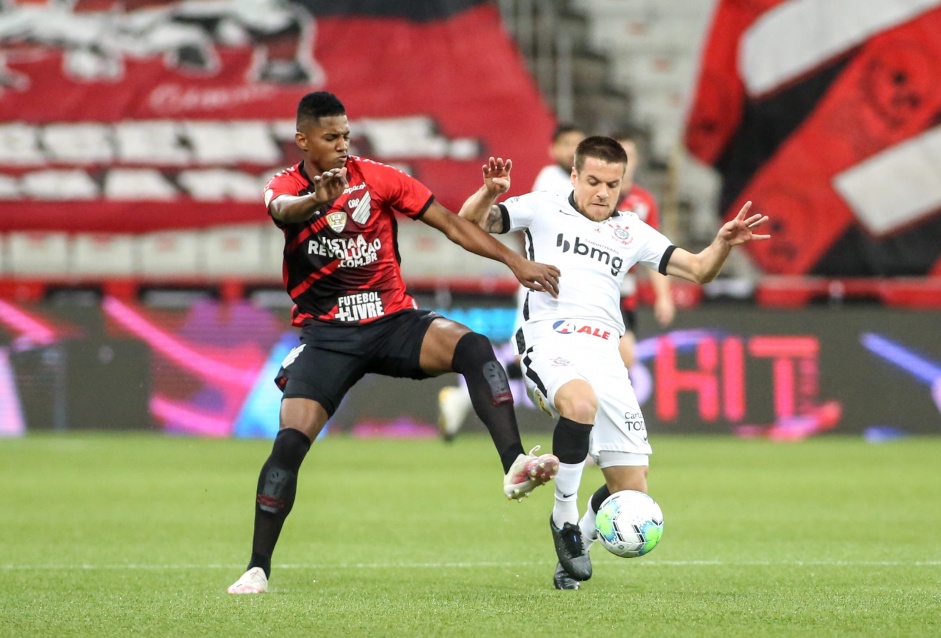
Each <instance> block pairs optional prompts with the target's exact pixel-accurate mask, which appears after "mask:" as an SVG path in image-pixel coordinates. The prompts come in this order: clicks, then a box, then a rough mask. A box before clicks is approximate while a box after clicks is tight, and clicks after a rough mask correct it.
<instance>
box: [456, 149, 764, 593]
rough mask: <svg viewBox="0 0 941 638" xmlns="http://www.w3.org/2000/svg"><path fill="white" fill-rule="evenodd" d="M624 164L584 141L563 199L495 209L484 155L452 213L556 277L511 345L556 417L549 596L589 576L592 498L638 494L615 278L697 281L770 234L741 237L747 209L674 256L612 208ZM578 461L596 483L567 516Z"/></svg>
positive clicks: (541, 195) (753, 221)
mask: <svg viewBox="0 0 941 638" xmlns="http://www.w3.org/2000/svg"><path fill="white" fill-rule="evenodd" d="M626 166H627V156H626V154H625V152H624V149H623V148H622V147H621V145H620V144H619V143H618V142H617V141H616V140H614V139H612V138H609V137H601V136H592V137H588V138H586V139H585V140H583V141H582V142H581V143H580V144H579V145H578V149H577V150H576V153H575V169H574V170H573V172H572V178H571V179H572V186H573V192H572V193H571V194H570V195H569V196H568V197H562V196H559V195H555V194H551V193H546V192H534V193H529V194H527V195H522V196H519V197H511V198H509V199H507V200H506V201H505V202H503V203H502V204H496V200H497V198H498V197H499V196H500V195H501V194H503V193H506V192H507V191H508V190H509V188H510V168H511V162H510V160H506V161H504V160H503V159H499V158H498V159H494V158H490V160H489V162H488V163H487V164H486V165H485V166H484V167H483V176H484V184H483V186H481V188H480V189H479V190H478V191H477V192H476V193H474V194H473V195H472V196H471V197H470V198H468V200H467V201H466V202H465V203H464V206H463V207H462V208H461V212H460V214H461V216H462V217H465V218H467V219H469V220H470V221H473V222H475V223H477V224H478V225H480V227H481V228H483V229H484V230H487V231H489V232H491V233H505V232H509V231H518V230H522V231H524V232H525V238H526V255H527V256H528V257H529V258H530V259H534V260H538V261H544V262H550V263H554V264H556V265H557V266H558V267H559V270H560V271H561V272H562V273H563V277H562V278H561V279H560V282H559V296H558V298H557V299H554V298H552V297H551V296H549V295H547V294H543V293H537V292H530V293H529V294H528V295H527V297H528V298H527V302H526V305H525V311H526V313H525V316H524V324H523V340H522V341H523V343H522V344H521V354H522V355H523V360H522V363H523V372H524V377H525V379H526V383H527V386H528V388H529V390H530V393H531V394H532V395H533V397H534V400H535V402H536V403H537V404H538V405H539V406H540V407H541V408H543V409H544V410H545V411H546V412H548V413H549V414H550V415H551V416H553V417H554V418H557V419H558V421H557V423H556V425H555V429H554V431H553V438H552V446H553V450H552V451H553V453H554V454H555V455H556V456H557V457H558V458H559V462H560V467H559V472H558V474H557V476H556V484H555V504H554V506H553V509H552V515H551V517H550V519H549V524H550V529H551V531H552V536H553V540H554V543H555V547H556V554H557V555H558V558H559V564H558V566H557V567H556V572H555V576H554V578H553V582H554V584H555V586H556V588H558V589H578V587H579V583H580V582H581V581H584V580H588V579H589V578H590V577H591V560H590V558H589V555H588V548H589V547H590V545H591V543H592V541H593V540H594V539H595V538H596V536H597V531H596V529H595V513H596V512H597V510H598V508H599V506H600V505H601V503H602V501H604V499H605V498H607V497H608V495H610V494H612V493H614V492H619V491H621V490H638V491H641V492H645V493H646V492H647V472H648V467H649V455H650V453H651V448H650V444H649V443H648V441H647V427H646V425H645V423H644V416H643V414H642V413H641V410H640V406H639V405H638V402H637V397H636V396H635V395H634V391H633V388H632V387H631V384H630V380H629V379H628V373H627V368H625V367H624V364H623V363H622V361H621V357H620V355H619V353H618V340H619V338H620V336H621V335H622V334H623V332H624V324H623V321H622V318H621V312H620V308H619V303H618V302H619V297H620V295H619V290H620V283H621V279H622V278H623V277H624V274H625V273H626V272H627V271H628V269H629V268H630V267H631V266H633V265H634V264H635V263H640V264H643V265H645V266H647V267H648V268H652V269H654V270H657V271H658V272H660V273H662V274H666V275H673V276H674V277H681V278H683V279H688V280H690V281H693V282H695V283H700V284H702V283H706V282H709V281H712V280H713V279H714V278H715V277H716V275H717V274H718V273H719V270H720V269H721V268H722V265H723V264H724V263H725V260H726V258H727V257H728V255H729V252H730V251H731V250H732V247H733V246H737V245H739V244H744V243H745V242H749V241H757V240H764V239H768V238H769V237H770V236H769V235H757V234H754V233H753V231H754V230H755V229H756V228H758V227H759V226H761V225H762V224H764V223H765V222H766V221H767V220H768V218H767V217H766V216H763V215H760V214H754V215H749V212H748V211H749V209H750V207H751V202H749V203H747V204H745V205H744V206H743V207H742V209H741V211H739V213H738V215H737V216H736V217H735V218H734V219H732V220H731V221H729V222H727V223H725V224H724V225H723V226H722V227H721V228H720V229H719V232H718V234H717V235H716V238H715V239H714V240H713V242H712V243H711V244H710V245H709V246H707V247H706V248H705V249H703V250H702V251H700V252H698V253H695V254H694V253H690V252H688V251H686V250H684V249H682V248H678V247H676V246H674V245H673V244H672V243H671V242H670V240H669V239H667V238H666V237H665V236H664V235H662V234H661V233H660V232H658V231H656V230H654V229H653V228H651V227H650V226H648V225H647V224H646V223H644V222H643V221H641V220H640V219H639V218H638V217H637V215H636V214H634V213H631V212H618V211H617V210H616V208H615V206H616V203H617V201H618V195H619V192H620V189H621V184H622V180H623V179H624V172H625V168H626ZM587 454H591V456H592V458H593V459H594V460H595V461H596V462H597V464H598V466H599V467H600V468H601V471H602V473H603V474H604V479H605V485H603V486H602V487H601V488H600V489H598V490H597V491H596V492H595V493H594V495H593V496H592V497H591V499H590V502H589V503H588V507H587V511H586V513H585V515H584V516H583V517H582V518H581V520H579V516H578V504H577V500H576V499H577V494H578V488H579V484H580V482H581V476H582V470H583V469H584V464H585V458H586V455H587Z"/></svg>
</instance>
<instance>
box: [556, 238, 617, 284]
mask: <svg viewBox="0 0 941 638" xmlns="http://www.w3.org/2000/svg"><path fill="white" fill-rule="evenodd" d="M555 245H556V247H557V248H561V249H562V252H563V253H567V252H568V251H570V250H571V251H572V252H573V253H574V254H576V255H584V256H586V257H588V258H590V259H595V260H597V261H599V262H601V263H602V264H604V265H605V266H611V274H612V275H615V276H616V275H617V274H618V273H619V272H621V267H622V266H623V265H624V260H623V259H621V258H620V257H618V256H617V255H614V256H612V255H611V253H609V252H608V251H607V250H602V249H600V248H597V247H595V246H589V245H588V244H587V243H583V242H582V240H581V238H580V237H576V238H575V245H574V246H573V245H572V243H571V242H570V241H569V240H567V239H566V238H565V237H564V236H563V235H562V233H559V236H558V237H556V240H555Z"/></svg>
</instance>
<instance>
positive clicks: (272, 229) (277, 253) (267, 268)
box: [260, 223, 284, 279]
mask: <svg viewBox="0 0 941 638" xmlns="http://www.w3.org/2000/svg"><path fill="white" fill-rule="evenodd" d="M283 263H284V232H283V231H282V230H281V229H280V228H278V227H277V226H275V225H274V224H272V223H268V224H265V225H264V226H263V227H262V230H261V267H260V272H261V273H262V274H263V275H264V276H265V277H270V278H271V279H280V278H281V268H282V266H283Z"/></svg>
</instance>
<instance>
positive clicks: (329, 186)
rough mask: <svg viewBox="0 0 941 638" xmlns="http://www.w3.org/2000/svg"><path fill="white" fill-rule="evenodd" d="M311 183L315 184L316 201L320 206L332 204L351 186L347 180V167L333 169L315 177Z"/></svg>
mask: <svg viewBox="0 0 941 638" xmlns="http://www.w3.org/2000/svg"><path fill="white" fill-rule="evenodd" d="M311 181H312V182H313V184H314V200H315V201H316V202H317V203H318V204H326V203H328V202H332V201H333V200H335V199H336V198H337V197H339V196H340V195H342V194H343V190H344V189H345V188H346V187H347V186H349V182H348V181H347V180H346V167H345V166H344V167H343V168H333V169H330V170H329V171H325V172H323V173H321V174H320V175H314V177H313V179H311Z"/></svg>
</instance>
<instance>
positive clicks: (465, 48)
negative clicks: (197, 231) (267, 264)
mask: <svg viewBox="0 0 941 638" xmlns="http://www.w3.org/2000/svg"><path fill="white" fill-rule="evenodd" d="M315 90H328V91H331V92H334V93H336V94H337V95H338V96H339V98H340V99H341V100H342V101H343V102H344V104H345V106H346V108H347V112H348V114H349V117H350V120H351V128H352V134H353V151H354V153H357V154H362V155H365V156H367V157H370V158H371V159H375V160H378V161H382V162H386V163H391V164H394V165H396V166H398V167H400V168H402V169H403V170H405V171H406V172H409V173H411V174H413V175H415V176H416V177H418V178H419V179H420V180H422V181H423V182H424V183H425V184H427V185H428V186H429V187H430V188H431V190H432V191H433V192H434V193H435V195H436V196H437V197H438V199H439V200H440V201H441V202H442V203H444V204H445V205H446V206H448V207H450V208H453V209H455V210H457V208H459V207H460V204H461V203H462V202H463V201H464V199H465V198H466V197H467V195H469V194H470V193H471V192H473V191H474V190H475V189H476V188H477V187H478V185H479V184H480V179H481V177H480V165H481V163H482V162H483V161H485V160H486V157H487V156H488V155H489V154H495V155H501V156H504V157H512V158H513V159H514V161H515V162H516V168H515V171H514V172H515V174H516V180H515V183H516V184H520V185H522V184H531V183H532V182H533V179H534V178H535V175H536V173H537V171H538V170H539V168H541V167H542V165H543V164H545V162H546V157H545V144H546V140H548V139H549V137H550V135H551V130H552V127H553V124H554V122H553V116H552V114H551V112H550V111H549V109H548V107H547V106H546V105H545V104H544V103H543V101H542V99H541V97H540V96H539V93H538V91H537V88H536V86H535V83H534V82H533V80H532V78H531V77H530V75H529V73H528V71H527V70H526V67H525V64H524V62H523V60H522V58H521V57H520V56H519V54H518V52H517V50H516V48H515V45H514V43H513V41H512V40H511V38H510V36H509V35H508V34H507V32H506V31H505V29H504V28H503V25H502V22H501V20H500V16H499V12H498V10H497V8H496V7H495V6H493V5H492V4H491V3H489V2H486V1H485V0H450V1H448V2H431V1H425V2H378V1H372V2H370V1H362V2H322V1H317V0H308V1H295V2H290V1H287V0H214V1H211V2H201V1H189V2H168V1H165V0H164V1H159V0H158V1H154V0H147V1H131V0H74V1H71V2H59V1H55V0H50V1H48V2H41V1H36V0H32V1H25V0H20V1H16V0H11V1H10V2H3V3H0V122H2V123H0V231H17V230H53V229H54V230H68V231H70V232H82V231H84V232H90V231H102V232H108V233H125V232H127V233H143V232H150V231H157V230H165V229H190V228H199V227H205V226H212V225H217V224H236V223H240V222H264V221H265V220H266V216H265V211H264V207H263V205H262V199H261V193H262V186H263V184H264V183H265V181H267V179H268V178H269V177H270V176H271V175H272V174H273V173H275V172H276V171H278V170H280V169H282V168H284V167H286V166H289V165H291V164H294V163H295V162H297V161H298V160H299V159H300V158H299V156H298V154H297V153H296V152H295V147H294V132H295V130H294V114H295V109H296V106H297V102H298V100H299V99H300V98H301V96H303V95H304V94H305V93H307V92H310V91H315Z"/></svg>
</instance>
